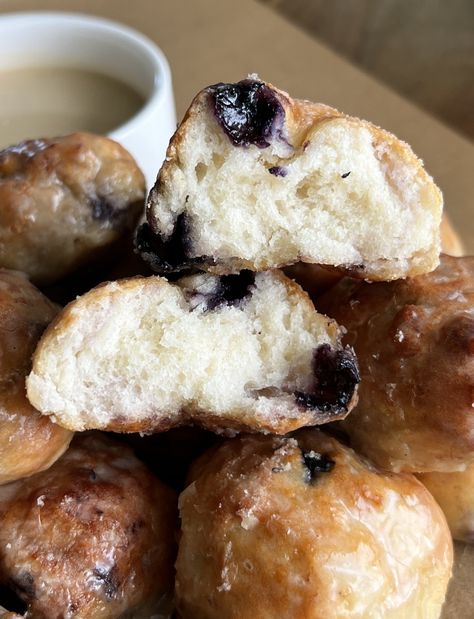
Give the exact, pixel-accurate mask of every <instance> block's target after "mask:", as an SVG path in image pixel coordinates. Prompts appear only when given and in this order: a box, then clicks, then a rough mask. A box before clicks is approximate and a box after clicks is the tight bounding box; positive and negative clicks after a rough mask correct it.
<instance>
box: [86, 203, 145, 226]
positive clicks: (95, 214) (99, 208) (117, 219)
mask: <svg viewBox="0 0 474 619" xmlns="http://www.w3.org/2000/svg"><path fill="white" fill-rule="evenodd" d="M89 206H90V209H91V211H92V219H93V220H94V221H99V222H103V223H109V224H112V225H113V226H114V225H115V226H119V225H122V223H123V222H125V221H126V220H127V219H129V218H130V217H132V218H133V216H134V215H133V214H134V213H136V212H137V209H136V208H133V206H132V203H130V205H128V207H126V208H117V207H116V206H114V205H113V204H112V203H111V202H110V201H109V200H107V199H106V198H103V197H102V196H93V197H91V198H89Z"/></svg>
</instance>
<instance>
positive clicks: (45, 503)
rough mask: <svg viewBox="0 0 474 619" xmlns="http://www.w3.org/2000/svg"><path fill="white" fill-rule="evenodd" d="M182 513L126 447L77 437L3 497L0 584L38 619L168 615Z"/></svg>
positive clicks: (102, 438)
mask: <svg viewBox="0 0 474 619" xmlns="http://www.w3.org/2000/svg"><path fill="white" fill-rule="evenodd" d="M175 509H176V505H175V496H174V493H173V492H172V491H171V490H170V489H168V488H167V487H166V486H164V485H163V484H161V483H160V482H159V481H158V480H157V479H155V478H154V477H153V476H152V475H151V474H150V473H149V472H148V471H147V469H146V468H145V466H144V465H143V464H141V463H140V462H139V461H138V460H137V459H136V458H135V457H134V456H133V454H132V452H131V451H130V450H129V449H128V448H127V447H126V446H125V445H123V444H122V443H117V442H114V441H112V440H110V439H108V438H106V437H105V436H100V435H95V436H93V435H92V436H91V435H81V436H78V437H77V438H76V439H75V440H74V442H73V443H72V446H71V448H70V449H69V450H68V451H67V452H66V454H64V456H63V457H62V458H61V460H59V461H58V462H57V463H56V464H54V465H53V466H52V467H51V468H50V469H49V470H48V471H45V472H43V473H39V474H38V475H35V476H34V477H30V478H28V479H26V480H23V481H19V482H16V483H14V484H11V485H9V486H5V487H4V488H2V489H0V547H1V548H2V552H1V553H0V580H1V581H3V582H4V583H8V586H9V587H10V588H11V589H13V590H14V591H15V592H16V593H17V594H18V595H19V597H20V598H22V599H23V600H24V601H25V602H26V604H27V605H28V612H27V614H26V617H31V619H59V618H60V617H75V618H78V619H86V618H91V619H92V618H93V619H115V618H116V617H119V616H120V617H122V616H123V617H129V616H134V617H151V616H152V615H153V614H154V613H159V612H160V610H161V611H162V612H164V611H165V609H166V607H167V606H169V594H170V593H171V590H172V582H173V560H174V527H175Z"/></svg>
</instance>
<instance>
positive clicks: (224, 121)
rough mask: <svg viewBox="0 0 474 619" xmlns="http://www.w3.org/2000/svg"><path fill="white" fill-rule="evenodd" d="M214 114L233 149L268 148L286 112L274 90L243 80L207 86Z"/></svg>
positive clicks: (280, 129) (280, 127) (257, 82)
mask: <svg viewBox="0 0 474 619" xmlns="http://www.w3.org/2000/svg"><path fill="white" fill-rule="evenodd" d="M208 92H209V93H210V95H211V100H212V104H213V110H214V114H215V116H216V118H217V121H218V123H219V124H220V126H221V127H222V129H223V130H224V131H225V133H226V134H227V136H228V137H229V139H230V141H231V142H232V143H233V144H234V146H249V145H250V144H254V145H255V146H258V148H267V147H268V146H270V143H271V141H272V139H274V138H275V137H276V135H277V133H279V134H280V135H279V137H281V132H282V127H283V123H284V117H285V112H284V110H283V106H282V105H281V103H280V102H279V100H278V98H277V96H276V95H275V93H274V91H273V90H272V89H271V88H269V87H268V86H266V85H265V84H264V83H263V82H260V81H258V80H254V79H246V80H242V81H241V82H237V83H236V84H215V85H214V86H210V87H209V89H208Z"/></svg>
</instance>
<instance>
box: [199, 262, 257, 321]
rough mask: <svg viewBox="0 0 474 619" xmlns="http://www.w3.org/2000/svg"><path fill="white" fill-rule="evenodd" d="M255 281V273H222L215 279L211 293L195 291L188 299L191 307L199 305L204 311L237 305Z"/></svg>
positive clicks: (244, 297)
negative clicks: (214, 285) (215, 282)
mask: <svg viewBox="0 0 474 619" xmlns="http://www.w3.org/2000/svg"><path fill="white" fill-rule="evenodd" d="M254 283H255V273H253V272H252V271H241V272H240V273H239V274H237V275H223V276H222V277H220V278H219V279H218V281H217V284H216V287H215V288H214V290H213V291H212V293H207V294H203V293H202V292H196V293H194V294H192V295H191V296H190V297H189V299H188V301H189V302H190V304H191V306H192V307H193V308H196V307H199V308H201V309H204V311H206V312H212V311H213V310H215V309H217V308H219V307H222V306H223V305H227V306H231V305H232V306H238V305H240V304H241V303H242V302H243V301H244V299H246V298H247V297H248V296H249V295H250V294H251V289H252V287H253V285H254Z"/></svg>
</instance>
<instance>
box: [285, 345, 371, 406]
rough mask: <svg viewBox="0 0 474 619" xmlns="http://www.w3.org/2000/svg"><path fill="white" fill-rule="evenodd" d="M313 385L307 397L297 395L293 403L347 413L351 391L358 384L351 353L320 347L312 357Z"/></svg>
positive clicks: (301, 394) (357, 373) (357, 375)
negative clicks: (345, 411)
mask: <svg viewBox="0 0 474 619" xmlns="http://www.w3.org/2000/svg"><path fill="white" fill-rule="evenodd" d="M313 375H314V385H313V388H312V389H311V392H310V393H303V392H301V391H298V392H296V393H295V398H296V401H297V402H298V404H299V405H300V406H303V407H304V408H307V409H314V410H320V411H324V412H329V413H338V412H340V411H341V410H347V405H348V404H349V402H350V400H351V398H352V396H353V394H354V390H355V388H356V386H357V384H358V383H359V382H360V374H359V368H358V367H357V361H356V358H355V355H354V352H353V350H352V349H351V348H350V347H347V348H345V349H344V350H334V349H333V348H332V347H331V346H330V345H329V344H322V345H321V346H319V347H318V348H316V350H315V351H314V354H313Z"/></svg>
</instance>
